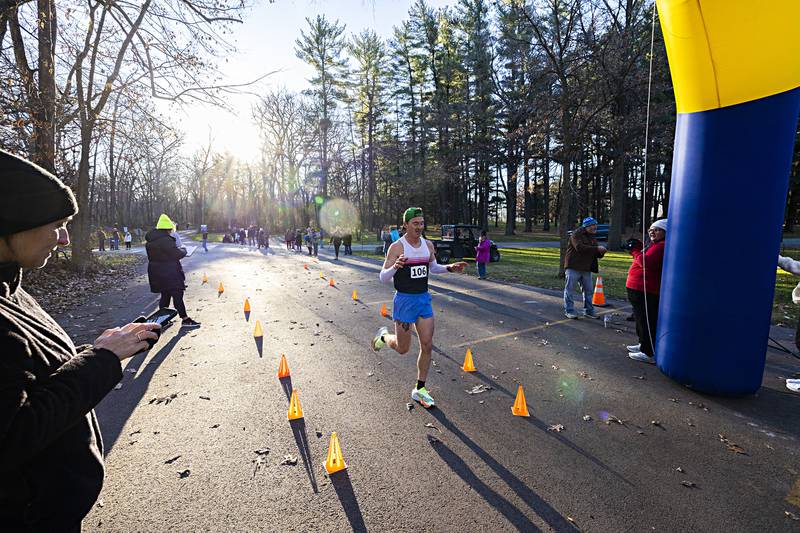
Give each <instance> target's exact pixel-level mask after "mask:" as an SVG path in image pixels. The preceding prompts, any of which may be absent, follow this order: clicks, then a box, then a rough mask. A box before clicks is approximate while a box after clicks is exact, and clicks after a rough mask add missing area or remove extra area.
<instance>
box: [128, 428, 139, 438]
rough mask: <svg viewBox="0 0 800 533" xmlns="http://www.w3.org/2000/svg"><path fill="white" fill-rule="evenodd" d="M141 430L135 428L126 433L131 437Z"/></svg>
mask: <svg viewBox="0 0 800 533" xmlns="http://www.w3.org/2000/svg"><path fill="white" fill-rule="evenodd" d="M141 432H142V430H141V429H137V430H136V431H133V432H131V433H128V436H129V437H133V436H134V435H136V434H137V433H141Z"/></svg>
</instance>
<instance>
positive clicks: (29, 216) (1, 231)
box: [0, 150, 78, 236]
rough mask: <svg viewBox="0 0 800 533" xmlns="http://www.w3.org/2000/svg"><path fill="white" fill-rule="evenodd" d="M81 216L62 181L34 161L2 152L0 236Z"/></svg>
mask: <svg viewBox="0 0 800 533" xmlns="http://www.w3.org/2000/svg"><path fill="white" fill-rule="evenodd" d="M77 213H78V204H77V202H76V201H75V196H74V195H73V194H72V191H71V190H69V188H68V187H67V186H66V185H64V184H63V183H62V182H61V180H59V179H58V178H56V177H55V176H53V175H52V174H50V173H49V172H47V171H46V170H45V169H43V168H41V167H39V166H38V165H34V164H33V163H31V162H30V161H27V160H25V159H22V158H21V157H17V156H15V155H14V154H11V153H9V152H6V151H5V150H0V236H4V235H11V234H13V233H19V232H21V231H26V230H29V229H33V228H38V227H39V226H44V225H46V224H50V223H51V222H55V221H57V220H61V219H62V218H67V217H71V216H75V214H77Z"/></svg>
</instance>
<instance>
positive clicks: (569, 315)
mask: <svg viewBox="0 0 800 533" xmlns="http://www.w3.org/2000/svg"><path fill="white" fill-rule="evenodd" d="M564 316H565V317H567V318H578V314H577V313H571V312H569V311H567V312H566V313H564Z"/></svg>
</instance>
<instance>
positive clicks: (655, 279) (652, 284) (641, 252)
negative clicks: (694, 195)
mask: <svg viewBox="0 0 800 533" xmlns="http://www.w3.org/2000/svg"><path fill="white" fill-rule="evenodd" d="M647 235H648V236H649V237H650V243H649V244H648V245H647V246H646V247H644V249H642V242H641V241H637V240H634V241H632V242H631V241H629V242H631V245H630V250H629V251H630V254H631V255H632V256H633V263H631V267H630V269H628V279H627V281H626V282H625V287H626V289H627V291H628V301H629V302H631V305H632V306H633V316H634V320H635V321H636V335H637V336H638V337H639V344H635V345H633V346H628V352H629V353H628V357H630V358H631V359H633V360H635V361H641V362H643V363H655V362H656V359H655V335H656V326H657V324H658V300H659V295H660V293H661V269H662V266H663V264H664V239H665V238H666V236H667V219H661V220H656V221H655V222H653V223H652V224H651V225H650V229H649V230H648V232H647Z"/></svg>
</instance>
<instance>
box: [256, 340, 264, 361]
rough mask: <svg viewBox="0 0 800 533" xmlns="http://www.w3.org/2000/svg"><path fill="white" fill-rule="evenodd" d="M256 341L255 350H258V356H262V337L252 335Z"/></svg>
mask: <svg viewBox="0 0 800 533" xmlns="http://www.w3.org/2000/svg"><path fill="white" fill-rule="evenodd" d="M253 338H254V339H255V341H256V350H258V356H259V357H264V337H253Z"/></svg>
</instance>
